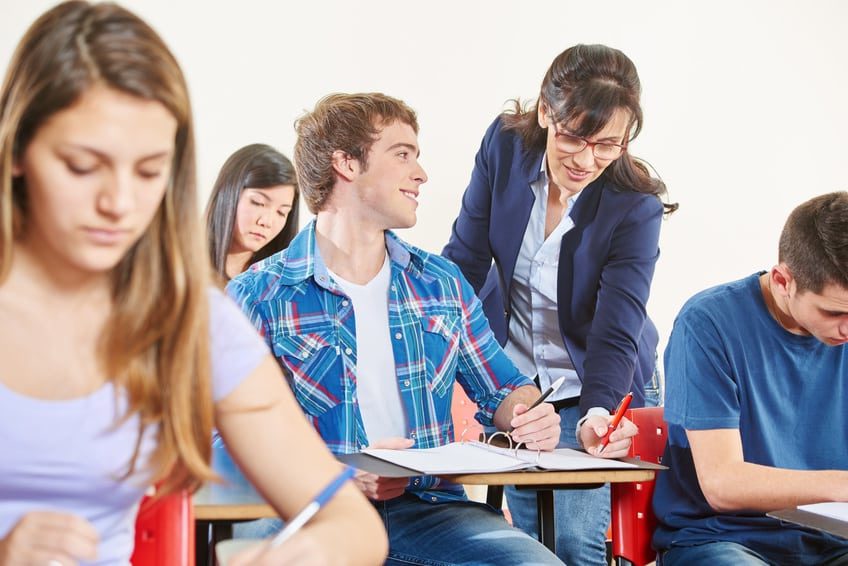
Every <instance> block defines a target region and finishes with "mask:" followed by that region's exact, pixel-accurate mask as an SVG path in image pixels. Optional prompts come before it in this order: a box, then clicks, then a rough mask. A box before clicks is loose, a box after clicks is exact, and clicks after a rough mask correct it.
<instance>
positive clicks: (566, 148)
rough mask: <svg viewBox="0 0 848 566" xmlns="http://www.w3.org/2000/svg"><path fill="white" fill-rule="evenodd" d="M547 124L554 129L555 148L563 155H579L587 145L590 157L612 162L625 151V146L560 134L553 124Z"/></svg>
mask: <svg viewBox="0 0 848 566" xmlns="http://www.w3.org/2000/svg"><path fill="white" fill-rule="evenodd" d="M549 123H550V124H551V127H552V128H553V129H554V137H555V140H554V141H555V142H556V147H557V149H558V150H559V151H561V152H563V153H569V154H570V153H580V152H581V151H583V150H584V149H586V146H587V145H588V146H589V147H591V148H592V155H594V156H595V157H597V158H598V159H605V160H612V159H615V158H617V157H618V156H620V155H621V154H622V153H624V150H625V149H627V145H626V144H625V145H623V144H618V143H610V142H593V141H589V140H587V139H586V138H582V137H580V136H575V135H574V134H569V133H567V132H560V131H559V130H558V129H557V127H556V125H555V124H554V123H553V122H550V121H549Z"/></svg>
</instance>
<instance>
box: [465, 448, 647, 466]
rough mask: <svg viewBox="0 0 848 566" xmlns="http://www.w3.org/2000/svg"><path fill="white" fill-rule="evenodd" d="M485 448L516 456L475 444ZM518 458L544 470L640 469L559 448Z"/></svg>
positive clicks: (528, 452) (521, 453)
mask: <svg viewBox="0 0 848 566" xmlns="http://www.w3.org/2000/svg"><path fill="white" fill-rule="evenodd" d="M475 444H477V445H479V446H482V447H485V448H486V449H487V450H489V451H491V452H494V453H497V454H503V455H508V456H510V457H511V456H514V455H515V449H510V448H500V447H497V446H491V445H489V444H481V443H475ZM518 458H519V459H521V460H524V461H525V462H527V463H528V464H530V465H532V466H534V467H535V466H538V467H540V468H542V469H544V470H609V469H632V468H638V466H637V465H635V464H631V463H630V462H621V461H619V460H610V459H609V458H599V457H597V456H592V455H591V454H587V453H585V452H580V451H579V450H572V449H570V448H557V449H556V450H554V451H553V452H540V453H537V452H536V451H535V450H526V449H524V448H521V449H519V450H518Z"/></svg>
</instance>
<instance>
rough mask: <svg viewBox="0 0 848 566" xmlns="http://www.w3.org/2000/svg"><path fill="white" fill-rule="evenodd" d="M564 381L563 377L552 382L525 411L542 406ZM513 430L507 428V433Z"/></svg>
mask: <svg viewBox="0 0 848 566" xmlns="http://www.w3.org/2000/svg"><path fill="white" fill-rule="evenodd" d="M564 381H565V376H562V377H560V378H559V379H557V380H556V381H554V382H553V383H552V384H551V386H550V387H548V388H547V389H545V392H544V393H542V394H541V395H539V398H538V399H536V400H535V401H533V404H532V405H530V406H529V407H527V411H530V410H531V409H534V408H536V407H538V406H539V405H540V404H542V403H543V402H544V401H545V399H547V398H548V397H550V396H551V394H552V393H553V392H554V391H556V390H557V389H559V387H560V385H562V383H563V382H564ZM527 411H524V412H525V413H526V412H527ZM513 430H515V429H513V428H512V427H510V428H509V432H512V431H513Z"/></svg>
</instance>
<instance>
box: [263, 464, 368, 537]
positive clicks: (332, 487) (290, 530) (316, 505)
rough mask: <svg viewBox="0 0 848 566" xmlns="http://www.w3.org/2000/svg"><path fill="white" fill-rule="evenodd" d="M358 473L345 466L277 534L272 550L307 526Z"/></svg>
mask: <svg viewBox="0 0 848 566" xmlns="http://www.w3.org/2000/svg"><path fill="white" fill-rule="evenodd" d="M355 473H356V470H355V469H354V468H351V467H350V466H345V469H344V470H342V472H341V473H340V474H339V475H337V476H336V477H335V478H334V479H333V480H332V481H331V482H330V483H328V484H327V486H326V487H325V488H324V489H322V490H321V493H319V494H318V495H316V496H315V499H313V500H312V501H311V502H310V503H309V505H307V506H306V507H304V508H303V510H302V511H301V512H300V513H298V514H297V515H296V516H295V517H294V518H293V519H292V520H291V521H289V522H288V523H287V524H286V526H285V528H284V529H283V530H282V531H280V532H279V533H277V535H276V536H275V537H274V538H273V539H271V548H273V547H275V546H280V545H281V544H283V543H284V542H285V541H286V540H288V539H289V538H291V536H292V535H294V534H295V533H296V532H297V531H299V530H300V528H301V527H302V526H303V525H304V524H306V522H307V521H308V520H309V519H311V518H312V516H313V515H315V513H317V512H318V510H319V509H321V507H323V506H324V505H326V504H327V502H328V501H330V499H332V498H333V496H334V495H335V494H336V493H337V492H338V491H339V489H341V487H342V486H343V485H344V484H345V482H347V480H349V479H350V478H352V477H353V475H354V474H355Z"/></svg>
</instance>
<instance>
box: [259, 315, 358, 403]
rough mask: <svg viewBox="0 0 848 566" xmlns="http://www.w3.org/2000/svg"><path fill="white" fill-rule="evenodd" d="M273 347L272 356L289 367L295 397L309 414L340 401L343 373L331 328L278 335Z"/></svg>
mask: <svg viewBox="0 0 848 566" xmlns="http://www.w3.org/2000/svg"><path fill="white" fill-rule="evenodd" d="M273 346H274V355H275V356H276V357H277V359H279V360H281V361H282V362H283V363H284V364H285V366H286V368H287V369H288V370H289V373H290V376H291V377H290V378H289V382H290V384H291V387H292V390H293V391H294V394H295V397H297V400H298V402H299V403H300V405H301V407H303V409H304V410H305V411H306V412H307V413H308V414H309V415H311V416H312V417H320V416H321V415H323V414H324V413H326V412H327V411H329V410H330V409H332V408H334V407H336V406H337V405H338V404H339V403H340V402H341V401H342V399H343V391H342V381H341V379H342V376H343V375H344V372H343V371H342V368H341V363H342V360H341V357H340V356H339V355H338V353H337V350H338V345H337V338H336V333H335V332H334V331H333V329H332V328H329V329H327V330H320V331H315V332H309V333H306V334H284V335H278V336H277V337H276V339H275V340H274V344H273ZM336 366H338V367H336Z"/></svg>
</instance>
